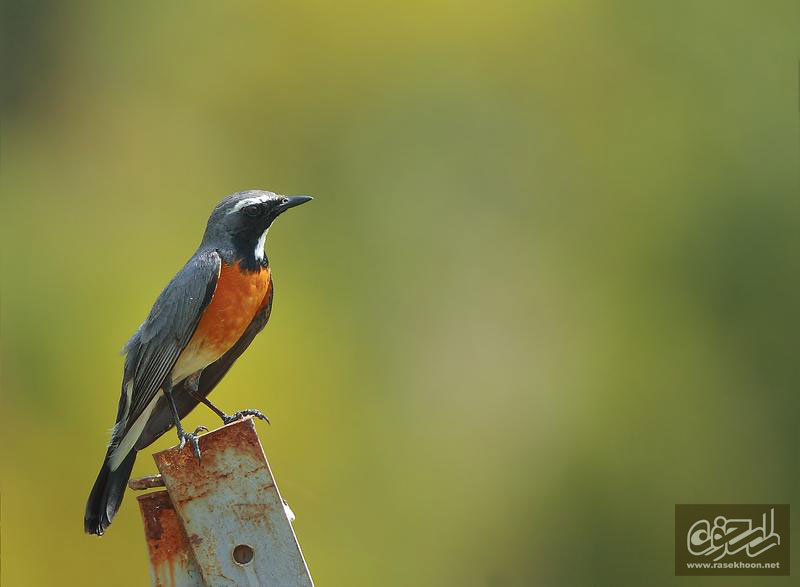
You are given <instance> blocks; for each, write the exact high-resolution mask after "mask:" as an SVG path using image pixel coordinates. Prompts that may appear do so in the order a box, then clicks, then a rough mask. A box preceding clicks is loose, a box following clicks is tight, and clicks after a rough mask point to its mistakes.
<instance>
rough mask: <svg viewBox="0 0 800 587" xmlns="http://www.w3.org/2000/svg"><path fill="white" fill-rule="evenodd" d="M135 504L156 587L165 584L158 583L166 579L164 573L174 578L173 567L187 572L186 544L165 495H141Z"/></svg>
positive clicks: (187, 553) (159, 492)
mask: <svg viewBox="0 0 800 587" xmlns="http://www.w3.org/2000/svg"><path fill="white" fill-rule="evenodd" d="M137 500H138V502H139V509H140V510H141V513H142V520H143V522H144V533H145V538H146V540H147V550H148V553H149V555H150V563H151V564H152V566H153V571H154V574H155V577H156V585H162V584H165V583H163V582H162V581H161V580H160V579H161V578H164V577H165V571H166V572H167V573H168V574H169V575H170V576H171V577H174V573H175V568H176V567H179V568H184V569H186V568H188V566H189V560H190V558H191V550H190V546H189V540H188V539H187V538H186V534H185V532H184V531H183V527H182V526H181V523H180V519H179V518H178V514H177V512H176V511H175V508H174V506H173V505H172V501H171V500H170V497H169V494H168V493H167V492H166V491H156V492H153V493H148V494H145V495H141V496H139V497H138V498H137ZM200 541H202V540H200ZM166 584H169V583H166Z"/></svg>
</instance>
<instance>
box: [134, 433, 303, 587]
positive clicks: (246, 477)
mask: <svg viewBox="0 0 800 587" xmlns="http://www.w3.org/2000/svg"><path fill="white" fill-rule="evenodd" d="M200 450H201V452H202V460H201V461H200V463H198V462H197V460H196V459H195V457H194V454H193V453H192V450H191V447H189V446H186V447H184V449H183V450H181V451H179V450H176V449H174V448H173V449H169V450H166V451H163V452H160V453H157V454H155V455H153V458H154V459H155V461H156V466H157V467H158V470H159V471H160V472H161V478H162V480H163V483H164V485H165V486H166V488H167V491H159V492H156V493H151V494H146V495H144V496H141V497H140V498H139V503H140V507H141V509H142V516H143V518H144V520H145V533H146V536H147V541H148V549H149V551H150V560H151V576H152V577H153V585H155V586H158V587H161V586H162V585H164V586H167V585H170V586H171V585H175V586H181V587H182V586H195V585H197V586H200V585H203V586H208V587H216V586H218V585H220V586H222V585H225V586H228V585H232V586H233V585H235V586H239V585H241V586H248V587H252V586H262V585H263V586H276V587H313V582H312V580H311V575H310V573H309V571H308V567H307V566H306V563H305V560H304V559H303V555H302V552H301V551H300V546H299V544H298V543H297V538H296V537H295V534H294V530H293V529H292V525H291V519H293V517H292V518H290V515H291V512H290V510H288V507H286V506H285V502H284V501H283V498H281V495H280V493H279V492H278V488H277V486H276V485H275V479H274V477H273V476H272V471H271V470H270V467H269V463H268V462H267V458H266V456H265V454H264V450H263V448H262V446H261V443H260V441H259V439H258V436H257V434H256V429H255V425H254V424H253V420H252V418H246V419H244V420H241V421H239V422H235V423H233V424H229V425H228V426H223V427H222V428H219V429H217V430H214V431H213V432H210V433H208V434H205V435H203V436H202V437H201V438H200ZM160 483H161V481H159V480H158V479H157V478H155V479H154V478H147V479H145V480H140V481H134V482H132V484H131V486H132V487H139V488H142V487H153V486H156V485H159V484H160ZM198 571H199V574H200V575H201V576H198ZM159 581H161V582H159ZM192 581H194V582H192ZM198 581H199V582H198Z"/></svg>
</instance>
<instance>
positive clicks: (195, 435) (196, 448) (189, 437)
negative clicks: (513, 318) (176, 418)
mask: <svg viewBox="0 0 800 587" xmlns="http://www.w3.org/2000/svg"><path fill="white" fill-rule="evenodd" d="M203 430H204V431H206V432H208V428H206V427H205V426H198V428H197V429H196V430H195V431H194V432H183V431H181V432H182V434H180V439H181V441H180V443H179V444H178V450H183V447H184V446H186V443H187V442H188V443H189V444H190V445H191V446H192V452H194V456H196V457H197V462H198V463H199V462H200V440H199V439H200V436H199V432H200V431H203Z"/></svg>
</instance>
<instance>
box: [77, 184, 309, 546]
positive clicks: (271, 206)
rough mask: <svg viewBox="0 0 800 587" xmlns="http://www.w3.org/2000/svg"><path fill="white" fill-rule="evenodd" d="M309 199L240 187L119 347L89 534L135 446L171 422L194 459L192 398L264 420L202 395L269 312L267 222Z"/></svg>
mask: <svg viewBox="0 0 800 587" xmlns="http://www.w3.org/2000/svg"><path fill="white" fill-rule="evenodd" d="M309 200H311V198H310V197H308V196H295V197H286V196H280V195H277V194H274V193H272V192H266V191H246V192H238V193H235V194H233V195H231V196H228V197H227V198H225V199H224V200H222V201H221V202H220V203H219V204H217V206H216V207H215V208H214V210H213V212H211V217H210V218H209V219H208V225H207V226H206V231H205V234H204V235H203V240H202V242H201V243H200V247H199V248H198V249H197V251H195V253H194V255H192V257H191V258H190V259H189V261H188V262H187V263H186V265H184V267H183V269H181V270H180V271H179V272H178V274H177V275H176V276H175V277H173V278H172V281H170V282H169V284H168V285H167V287H166V288H164V291H162V292H161V295H159V296H158V299H156V301H155V304H153V308H152V309H151V310H150V314H149V315H148V317H147V319H146V320H145V321H144V323H143V324H142V325H141V326H140V327H139V329H138V330H137V331H136V333H135V334H134V335H133V337H131V339H130V340H129V341H128V343H127V344H126V345H125V348H124V350H123V352H124V353H125V354H126V355H127V356H126V358H125V369H124V372H123V377H122V396H121V397H120V400H119V407H118V409H117V420H116V424H115V425H114V429H113V431H112V433H111V442H110V443H109V446H108V451H107V452H106V456H105V460H104V461H103V467H102V468H101V469H100V474H99V475H98V476H97V480H96V481H95V482H94V487H92V491H91V494H90V495H89V500H88V502H87V504H86V513H85V515H84V519H83V523H84V529H85V530H86V532H87V533H89V534H97V535H98V536H99V535H102V534H103V533H104V532H105V530H106V528H108V526H109V525H110V524H111V520H112V519H114V515H115V514H116V513H117V510H118V509H119V506H120V503H121V501H122V496H123V494H124V492H125V487H126V485H127V482H128V479H129V478H130V475H131V469H132V468H133V462H134V461H135V460H136V452H137V451H139V450H142V449H143V448H145V447H147V446H148V445H150V444H151V443H152V442H153V441H155V440H156V439H157V438H159V437H160V436H161V435H162V434H164V433H165V432H166V431H167V430H169V429H170V428H171V427H172V426H173V425H174V426H175V428H176V430H177V432H178V438H179V440H180V448H183V447H184V446H185V444H186V443H187V442H189V443H190V444H191V445H192V447H193V449H194V452H195V454H196V455H197V458H198V459H199V458H200V448H199V445H198V442H197V432H198V431H199V430H200V429H198V430H196V431H195V433H194V434H191V433H187V432H186V431H184V429H183V427H182V426H181V418H183V417H184V416H186V414H188V413H189V412H190V411H192V409H194V407H195V406H196V405H197V404H198V403H203V404H205V405H206V406H208V407H209V408H211V409H212V410H213V411H214V412H215V413H216V414H217V415H218V416H219V417H220V418H222V421H223V422H224V423H226V424H227V423H230V422H233V421H235V420H237V419H239V418H243V417H245V416H247V415H252V416H257V417H260V418H264V416H263V414H261V412H259V411H258V410H244V411H242V412H237V413H236V414H233V415H232V416H228V415H227V414H225V413H224V412H223V411H222V410H220V409H218V408H216V407H215V406H214V405H212V404H211V402H209V401H208V399H207V398H206V396H207V395H208V394H209V392H211V390H212V389H214V387H215V386H216V385H217V383H219V381H220V379H222V378H223V377H224V376H225V373H227V372H228V369H230V368H231V366H232V365H233V363H234V362H235V361H236V359H237V358H239V355H241V354H242V353H243V352H244V350H245V349H246V348H247V347H248V346H249V345H250V343H251V342H252V341H253V338H254V337H255V336H256V334H258V333H259V332H260V331H261V330H262V329H263V328H264V326H265V325H266V323H267V320H268V319H269V315H270V311H271V309H272V296H273V287H272V276H271V273H270V266H269V261H268V259H267V255H266V253H265V251H264V245H265V241H266V237H267V231H268V230H269V227H270V226H271V225H272V222H273V221H274V220H275V219H276V218H277V217H278V216H280V215H281V214H282V213H284V212H285V211H286V210H288V209H289V208H293V207H295V206H298V205H300V204H303V203H305V202H308V201H309ZM264 419H266V418H264Z"/></svg>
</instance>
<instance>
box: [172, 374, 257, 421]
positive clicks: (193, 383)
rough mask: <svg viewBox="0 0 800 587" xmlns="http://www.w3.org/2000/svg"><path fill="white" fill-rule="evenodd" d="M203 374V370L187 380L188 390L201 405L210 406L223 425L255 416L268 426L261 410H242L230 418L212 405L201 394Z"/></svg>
mask: <svg viewBox="0 0 800 587" xmlns="http://www.w3.org/2000/svg"><path fill="white" fill-rule="evenodd" d="M201 373H202V370H201V371H198V372H196V373H194V374H192V375H190V376H189V377H187V378H186V389H187V390H188V391H189V395H191V396H192V397H193V398H194V399H196V400H197V401H199V402H200V403H201V404H204V405H206V406H208V408H209V409H210V410H211V411H212V412H214V413H215V414H216V415H217V416H219V417H220V419H221V420H222V423H223V424H231V423H233V422H236V421H237V420H241V419H242V418H244V417H246V416H254V417H256V418H259V419H261V420H264V421H265V422H266V423H267V424H269V418H267V417H266V416H265V415H264V414H262V413H261V411H260V410H242V411H241V412H236V413H235V414H234V415H233V416H229V415H228V414H226V413H225V412H223V411H222V410H220V409H219V408H218V407H217V406H215V405H214V404H212V403H211V402H210V401H208V398H206V397H203V396H202V395H200V393H199V387H200V374H201Z"/></svg>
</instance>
